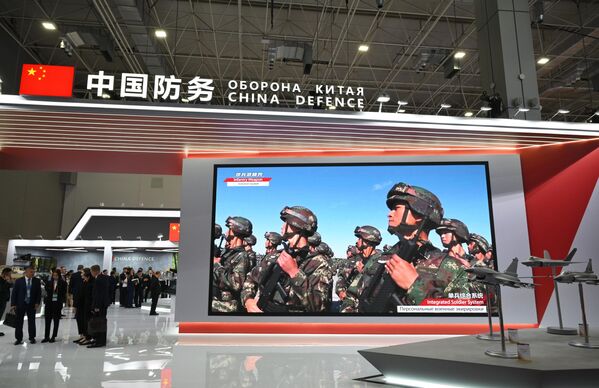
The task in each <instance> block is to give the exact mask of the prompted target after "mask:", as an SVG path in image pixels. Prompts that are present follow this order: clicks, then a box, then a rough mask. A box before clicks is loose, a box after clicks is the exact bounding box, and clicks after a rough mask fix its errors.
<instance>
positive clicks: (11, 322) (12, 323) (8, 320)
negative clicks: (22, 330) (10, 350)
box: [4, 311, 17, 329]
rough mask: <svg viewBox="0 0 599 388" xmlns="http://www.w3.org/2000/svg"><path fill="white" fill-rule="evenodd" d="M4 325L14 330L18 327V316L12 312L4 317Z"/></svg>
mask: <svg viewBox="0 0 599 388" xmlns="http://www.w3.org/2000/svg"><path fill="white" fill-rule="evenodd" d="M4 325H5V326H8V327H12V328H13V329H14V328H16V327H17V315H16V314H15V313H13V312H11V311H9V312H7V313H6V315H5V316H4Z"/></svg>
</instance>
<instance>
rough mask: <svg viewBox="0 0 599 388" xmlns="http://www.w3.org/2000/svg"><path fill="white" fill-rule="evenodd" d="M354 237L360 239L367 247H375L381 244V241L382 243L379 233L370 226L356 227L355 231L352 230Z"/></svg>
mask: <svg viewBox="0 0 599 388" xmlns="http://www.w3.org/2000/svg"><path fill="white" fill-rule="evenodd" d="M354 236H356V237H358V238H361V239H362V240H364V241H365V242H366V243H367V244H368V245H371V246H373V247H376V246H377V245H379V244H380V243H381V241H383V237H381V232H380V231H379V230H378V229H377V228H375V227H374V226H370V225H364V226H356V229H354Z"/></svg>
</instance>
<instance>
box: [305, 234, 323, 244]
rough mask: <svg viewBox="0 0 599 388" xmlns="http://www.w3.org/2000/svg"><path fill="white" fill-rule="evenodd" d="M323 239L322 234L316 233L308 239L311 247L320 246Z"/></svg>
mask: <svg viewBox="0 0 599 388" xmlns="http://www.w3.org/2000/svg"><path fill="white" fill-rule="evenodd" d="M321 241H322V238H321V237H320V233H318V232H314V234H313V235H312V236H310V237H308V245H310V246H311V247H317V246H319V245H320V242H321Z"/></svg>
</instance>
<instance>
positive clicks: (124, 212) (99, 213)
mask: <svg viewBox="0 0 599 388" xmlns="http://www.w3.org/2000/svg"><path fill="white" fill-rule="evenodd" d="M92 217H160V218H180V217H181V211H180V210H145V209H87V210H86V212H85V213H84V214H83V216H82V217H81V219H80V220H79V221H78V222H77V224H75V227H74V228H73V230H72V231H71V233H69V235H68V236H67V238H66V240H75V239H76V238H77V236H79V234H81V231H82V230H83V228H84V227H85V225H87V223H88V222H89V220H90V219H91V218H92Z"/></svg>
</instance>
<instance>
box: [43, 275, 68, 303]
mask: <svg viewBox="0 0 599 388" xmlns="http://www.w3.org/2000/svg"><path fill="white" fill-rule="evenodd" d="M53 293H54V279H50V280H48V282H47V283H46V297H45V298H44V303H45V304H50V303H55V302H52V294H53ZM56 293H57V294H58V300H57V301H56V302H58V303H59V304H60V305H61V306H62V305H63V304H64V303H65V302H66V300H67V282H65V281H64V280H62V279H58V286H57V288H56Z"/></svg>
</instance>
